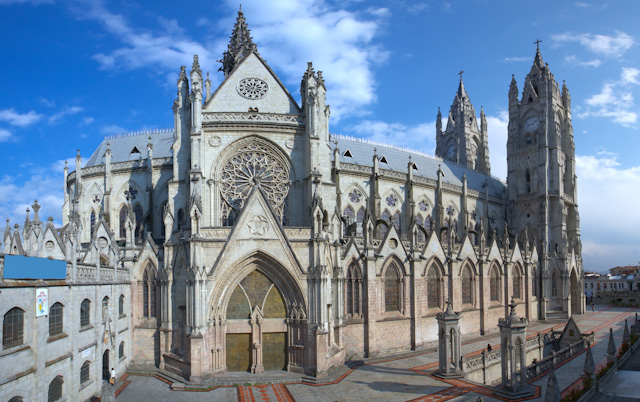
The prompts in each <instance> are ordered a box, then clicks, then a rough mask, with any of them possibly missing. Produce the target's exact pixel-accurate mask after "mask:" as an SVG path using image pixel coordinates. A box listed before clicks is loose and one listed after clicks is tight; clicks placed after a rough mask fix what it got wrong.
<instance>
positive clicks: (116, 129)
mask: <svg viewBox="0 0 640 402" xmlns="http://www.w3.org/2000/svg"><path fill="white" fill-rule="evenodd" d="M126 132H127V130H126V129H125V128H123V127H120V126H118V125H116V124H108V125H106V126H102V128H101V129H100V134H103V135H116V134H123V133H126Z"/></svg>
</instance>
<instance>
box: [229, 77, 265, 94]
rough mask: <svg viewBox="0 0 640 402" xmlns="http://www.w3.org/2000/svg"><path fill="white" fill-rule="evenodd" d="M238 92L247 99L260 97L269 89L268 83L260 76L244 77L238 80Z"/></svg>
mask: <svg viewBox="0 0 640 402" xmlns="http://www.w3.org/2000/svg"><path fill="white" fill-rule="evenodd" d="M237 89H238V93H239V94H240V96H242V97H244V98H247V99H260V98H262V97H263V96H265V95H266V94H267V91H269V84H267V83H266V82H264V81H263V80H261V79H260V78H245V79H243V80H241V81H240V82H238V86H237Z"/></svg>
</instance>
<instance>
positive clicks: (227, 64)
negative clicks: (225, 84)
mask: <svg viewBox="0 0 640 402" xmlns="http://www.w3.org/2000/svg"><path fill="white" fill-rule="evenodd" d="M249 32H250V31H249V28H248V27H247V23H246V21H245V19H244V14H243V13H242V5H240V9H239V10H238V17H237V18H236V23H235V25H234V26H233V32H232V33H231V37H230V38H229V45H228V46H227V51H226V52H224V53H223V55H222V60H218V62H220V63H222V67H220V69H219V70H218V71H222V72H224V75H225V76H227V75H229V73H231V71H233V69H234V68H235V67H236V65H237V64H238V62H239V61H240V60H241V59H242V58H244V57H246V56H247V55H249V54H250V53H251V52H257V49H256V45H255V44H254V43H253V38H251V35H249Z"/></svg>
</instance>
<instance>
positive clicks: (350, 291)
mask: <svg viewBox="0 0 640 402" xmlns="http://www.w3.org/2000/svg"><path fill="white" fill-rule="evenodd" d="M360 286H361V280H360V270H359V269H358V265H357V264H355V263H351V265H349V269H348V270H347V279H346V287H347V314H355V315H358V314H360Z"/></svg>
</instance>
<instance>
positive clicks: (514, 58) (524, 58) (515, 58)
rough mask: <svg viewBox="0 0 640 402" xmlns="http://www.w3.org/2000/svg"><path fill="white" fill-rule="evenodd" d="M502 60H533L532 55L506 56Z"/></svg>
mask: <svg viewBox="0 0 640 402" xmlns="http://www.w3.org/2000/svg"><path fill="white" fill-rule="evenodd" d="M502 61H507V62H511V61H531V57H505V58H504V59H502Z"/></svg>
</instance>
